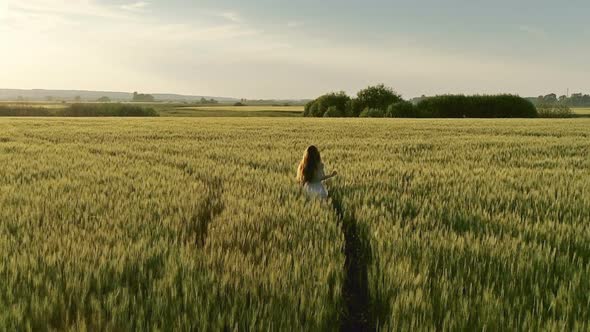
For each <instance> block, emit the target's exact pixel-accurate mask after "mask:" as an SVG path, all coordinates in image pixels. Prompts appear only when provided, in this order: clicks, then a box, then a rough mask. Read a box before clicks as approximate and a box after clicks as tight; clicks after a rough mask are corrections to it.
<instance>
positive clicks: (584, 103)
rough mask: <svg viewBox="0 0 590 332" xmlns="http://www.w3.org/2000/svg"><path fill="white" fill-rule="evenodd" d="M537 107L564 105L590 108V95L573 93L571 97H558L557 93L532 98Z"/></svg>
mask: <svg viewBox="0 0 590 332" xmlns="http://www.w3.org/2000/svg"><path fill="white" fill-rule="evenodd" d="M531 101H532V102H533V103H535V105H555V104H563V105H567V106H569V107H590V95H588V94H583V93H573V94H572V95H571V96H569V97H568V96H566V95H562V96H559V97H558V96H557V94H555V93H550V94H548V95H545V96H538V97H537V98H531Z"/></svg>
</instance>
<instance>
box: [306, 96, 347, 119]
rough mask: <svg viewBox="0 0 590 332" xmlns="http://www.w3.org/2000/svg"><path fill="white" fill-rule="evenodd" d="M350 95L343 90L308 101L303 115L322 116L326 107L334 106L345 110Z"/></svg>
mask: <svg viewBox="0 0 590 332" xmlns="http://www.w3.org/2000/svg"><path fill="white" fill-rule="evenodd" d="M349 101H350V97H349V96H347V95H346V93H345V92H343V91H341V92H338V93H334V92H332V93H328V94H325V95H323V96H320V97H318V98H317V99H315V100H312V101H310V102H309V103H307V104H306V105H305V109H304V112H303V115H304V116H313V117H322V116H324V114H325V113H326V111H327V110H328V108H330V107H332V106H334V107H336V108H337V109H339V110H345V109H346V106H347V104H348V103H349Z"/></svg>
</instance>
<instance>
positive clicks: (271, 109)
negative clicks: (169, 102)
mask: <svg viewBox="0 0 590 332" xmlns="http://www.w3.org/2000/svg"><path fill="white" fill-rule="evenodd" d="M159 111H160V115H161V116H194V117H244V116H247V117H260V116H268V117H290V116H301V114H302V112H303V106H264V105H259V106H230V105H220V106H188V107H175V108H172V109H165V108H162V109H160V110H159Z"/></svg>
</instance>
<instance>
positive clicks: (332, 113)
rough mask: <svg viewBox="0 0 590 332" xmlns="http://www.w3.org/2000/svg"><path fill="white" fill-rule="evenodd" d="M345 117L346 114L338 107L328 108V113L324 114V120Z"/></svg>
mask: <svg viewBox="0 0 590 332" xmlns="http://www.w3.org/2000/svg"><path fill="white" fill-rule="evenodd" d="M342 117H344V112H343V111H342V110H340V109H338V107H336V106H330V107H328V110H327V111H326V113H324V118H342Z"/></svg>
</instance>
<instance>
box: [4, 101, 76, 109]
mask: <svg viewBox="0 0 590 332" xmlns="http://www.w3.org/2000/svg"><path fill="white" fill-rule="evenodd" d="M1 106H7V107H42V108H49V109H62V108H66V107H68V104H67V103H62V102H48V101H44V102H43V101H42V102H34V101H26V102H16V101H0V107H1Z"/></svg>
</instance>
